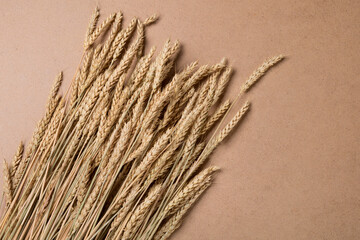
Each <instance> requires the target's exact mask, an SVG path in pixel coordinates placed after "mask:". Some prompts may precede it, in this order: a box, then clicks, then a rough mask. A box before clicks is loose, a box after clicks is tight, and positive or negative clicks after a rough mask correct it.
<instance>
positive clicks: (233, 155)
mask: <svg viewBox="0 0 360 240" xmlns="http://www.w3.org/2000/svg"><path fill="white" fill-rule="evenodd" d="M96 3H97V1H85V0H84V1H50V0H49V1H38V0H36V1H28V0H21V1H7V0H1V4H0V13H1V21H0V30H1V34H0V46H1V48H0V136H1V137H0V156H1V157H4V158H5V159H7V160H9V159H11V157H12V154H13V153H14V152H15V149H16V147H17V145H18V142H19V141H20V140H28V139H29V138H30V136H31V133H32V130H33V128H34V127H35V124H36V122H37V120H38V119H39V118H40V116H41V115H42V113H43V111H44V105H45V102H46V98H47V94H48V92H49V89H50V87H51V83H52V81H53V79H54V77H55V75H56V74H57V73H58V72H59V71H60V70H63V71H64V74H65V78H66V79H67V81H68V82H66V85H68V83H69V80H70V78H71V77H72V75H73V73H74V70H75V67H76V65H77V64H78V61H79V59H80V56H81V54H82V41H83V36H84V33H85V30H86V27H87V24H88V19H89V16H90V14H91V13H92V11H93V9H94V7H95V5H96ZM99 5H100V7H101V9H102V12H103V13H104V15H107V14H109V13H110V12H113V11H117V10H122V11H123V12H124V14H125V23H128V22H129V20H130V19H131V18H132V17H133V16H139V17H141V18H142V19H145V18H146V17H148V16H150V15H152V14H153V13H154V12H157V13H159V14H160V15H161V20H160V21H159V22H158V24H156V25H154V26H151V27H149V29H148V31H147V36H148V40H149V41H148V43H149V45H153V44H155V45H157V46H158V47H161V46H162V45H163V43H164V42H165V40H166V39H167V38H168V37H170V38H171V39H172V40H175V39H179V40H180V41H181V42H182V43H183V46H184V48H183V49H184V51H183V55H182V58H181V61H180V66H183V65H184V64H186V63H189V62H190V61H192V60H195V59H198V60H199V61H200V63H214V62H216V61H218V60H220V58H221V57H223V56H226V57H228V58H229V59H230V61H231V64H232V65H233V66H234V67H235V68H236V74H235V76H234V78H233V80H232V82H231V84H230V88H229V89H228V92H227V96H229V97H234V96H235V94H236V92H237V91H238V90H239V87H240V84H241V83H242V82H243V81H244V80H245V79H246V77H247V76H248V75H250V74H251V72H252V71H253V70H254V69H255V68H256V67H257V66H258V65H259V64H261V63H262V61H263V60H264V59H265V58H266V57H269V56H273V55H276V54H279V53H283V54H285V55H286V56H287V59H286V60H285V61H284V62H282V63H281V64H279V65H278V66H277V67H276V68H274V69H272V70H271V71H270V72H269V73H268V74H267V75H266V76H265V78H264V79H262V81H261V82H260V83H259V84H257V85H256V87H255V88H253V89H252V91H251V92H250V93H249V95H248V96H246V97H245V98H247V99H249V100H251V101H252V103H253V105H252V110H251V113H250V114H249V115H248V116H247V118H246V120H245V121H244V122H242V124H241V126H240V128H239V129H237V131H236V133H235V134H233V135H232V137H231V138H230V139H229V140H228V141H227V142H226V144H224V145H222V146H221V147H219V148H218V150H217V151H216V153H215V154H214V155H213V158H212V163H213V164H216V165H219V166H221V167H222V172H220V174H218V176H217V177H216V180H215V183H214V185H213V187H212V188H211V189H210V190H209V191H208V192H207V193H206V194H205V196H204V197H203V198H202V199H201V201H200V202H199V203H198V204H197V205H196V206H195V207H194V209H193V210H192V211H191V213H190V214H189V216H188V217H187V219H186V220H185V222H184V225H183V226H182V228H181V229H180V230H179V231H177V232H176V234H175V235H174V238H175V239H210V240H211V239H214V240H215V239H261V240H262V239H359V236H360V184H359V183H360V152H359V147H360V146H359V143H360V135H359V133H360V131H359V129H360V121H359V117H360V108H359V107H360V105H359V104H360V98H359V93H360V82H359V80H360V79H359V74H360V67H359V64H360V61H359V60H360V59H359V50H360V28H359V23H360V22H359V21H360V1H357V0H353V1H345V0H342V1H340V0H338V1H334V0H333V1H313V0H303V1H285V0H276V1H275V0H273V1H266V0H255V1H254V0H252V1H221V0H217V1H215V0H207V1H190V0H186V1H165V0H164V1H145V0H143V1H120V0H118V1H100V2H99ZM104 15H103V16H104ZM245 98H244V99H243V100H245ZM238 107H240V104H239V105H238ZM1 181H2V180H1Z"/></svg>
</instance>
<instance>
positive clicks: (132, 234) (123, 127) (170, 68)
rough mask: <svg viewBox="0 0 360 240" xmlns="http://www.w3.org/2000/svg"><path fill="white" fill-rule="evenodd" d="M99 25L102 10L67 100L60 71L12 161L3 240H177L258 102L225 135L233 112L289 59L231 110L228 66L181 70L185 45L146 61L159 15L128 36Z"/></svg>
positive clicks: (110, 21) (168, 47) (118, 18)
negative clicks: (222, 147)
mask: <svg viewBox="0 0 360 240" xmlns="http://www.w3.org/2000/svg"><path fill="white" fill-rule="evenodd" d="M99 16H100V11H99V8H98V7H97V8H96V9H95V11H94V13H93V15H92V16H91V19H90V23H89V26H88V29H87V32H86V35H85V42H84V53H83V57H82V58H81V61H80V64H79V66H78V68H77V69H76V72H75V75H74V77H73V79H72V82H71V85H70V88H69V91H68V92H66V93H65V94H64V96H60V94H59V91H60V86H61V84H62V81H63V75H62V73H60V74H59V75H58V76H57V77H56V79H55V82H54V84H53V87H52V89H51V91H50V95H49V98H48V101H47V104H46V108H45V114H44V116H43V117H42V118H41V120H40V121H39V123H38V125H37V128H36V130H35V131H34V133H33V136H32V139H31V140H30V141H29V143H28V144H27V146H26V147H24V144H23V143H20V145H19V147H18V149H17V151H16V154H15V155H14V158H13V160H12V163H11V165H10V166H9V165H8V163H6V162H5V165H4V176H5V188H4V192H5V196H6V201H5V204H6V211H5V213H4V215H3V217H2V219H1V222H0V238H1V239H59V240H63V239H86V240H90V239H99V240H100V239H138V240H145V239H167V238H168V237H169V236H170V235H171V234H172V233H173V232H174V231H175V230H176V229H177V228H178V227H179V226H180V224H181V221H182V219H183V217H184V216H185V214H186V212H187V211H188V210H189V209H190V207H191V206H192V205H193V204H194V202H195V201H196V200H197V199H198V198H199V197H200V196H201V194H202V193H203V192H204V191H205V190H206V189H207V188H208V187H209V186H210V185H211V182H212V181H213V175H214V172H215V171H217V170H218V167H210V168H206V169H203V170H202V166H203V165H204V163H205V162H206V161H208V158H209V156H210V155H211V153H212V152H213V151H214V150H215V148H216V147H217V146H219V144H220V143H222V142H223V140H224V139H225V138H226V137H227V136H228V135H229V134H230V132H232V131H233V130H234V129H235V127H236V126H237V125H238V123H239V122H240V121H241V119H242V118H243V117H244V116H245V114H246V112H247V111H248V109H249V103H248V102H246V103H245V105H244V106H243V107H242V108H241V109H240V110H239V111H238V112H237V113H236V114H235V115H234V116H233V118H232V119H231V120H230V121H228V123H227V124H226V125H225V126H224V127H223V122H225V121H227V115H229V114H230V109H232V108H233V107H234V106H235V104H236V103H237V102H238V100H239V98H240V96H242V95H243V94H245V93H246V92H247V91H248V90H249V89H250V87H252V86H253V85H254V84H255V83H256V82H257V81H258V80H259V79H260V78H261V77H262V76H263V75H264V74H265V73H266V71H267V70H268V69H269V68H270V67H271V66H273V65H275V64H276V63H277V62H279V61H280V60H281V59H283V56H282V55H280V56H276V57H273V58H270V59H268V60H266V61H265V62H264V63H263V64H262V65H261V66H260V67H259V68H258V69H257V70H256V71H255V72H254V73H253V74H252V75H250V77H249V78H248V79H247V81H245V83H244V85H243V86H242V87H241V89H240V91H239V94H238V96H237V97H236V98H235V99H234V100H231V99H229V100H226V101H224V102H223V103H221V97H222V95H223V94H224V91H225V89H226V86H227V85H228V82H229V81H230V78H231V75H232V74H231V73H232V68H231V67H230V66H229V65H228V63H227V61H226V60H225V59H222V60H221V61H220V62H219V63H215V64H207V65H202V66H198V65H199V63H198V62H197V61H195V62H193V63H190V64H189V65H187V66H185V67H184V68H182V70H178V69H177V67H178V66H177V62H178V61H177V57H178V54H179V52H180V48H181V46H180V43H179V42H178V41H174V42H172V41H171V40H167V41H166V42H165V44H164V46H163V48H162V49H161V50H160V51H159V52H156V48H155V47H152V48H149V51H148V52H147V53H146V51H145V45H146V42H145V40H146V39H145V37H146V36H145V35H146V34H145V32H146V29H147V28H148V26H149V25H151V24H152V23H154V22H155V21H156V20H157V19H158V16H157V15H152V16H150V17H148V18H146V19H145V20H144V21H141V20H140V19H139V18H133V19H132V20H130V22H129V24H128V26H126V27H125V28H122V21H123V14H122V13H121V12H117V13H114V14H111V15H110V16H109V17H108V18H106V19H105V20H104V21H103V22H102V23H101V24H100V25H98V21H99ZM155 55H156V56H155ZM215 127H216V128H215ZM214 128H215V130H213V129H214Z"/></svg>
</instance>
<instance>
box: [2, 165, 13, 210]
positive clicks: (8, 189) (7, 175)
mask: <svg viewBox="0 0 360 240" xmlns="http://www.w3.org/2000/svg"><path fill="white" fill-rule="evenodd" d="M4 183H5V186H4V192H5V196H6V206H7V207H9V206H10V203H11V201H12V200H13V194H14V193H13V186H12V182H11V170H10V168H9V165H8V164H7V162H6V161H4Z"/></svg>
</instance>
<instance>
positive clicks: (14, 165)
mask: <svg viewBox="0 0 360 240" xmlns="http://www.w3.org/2000/svg"><path fill="white" fill-rule="evenodd" d="M23 153H24V143H23V142H20V144H19V146H18V148H17V150H16V153H15V155H14V158H13V161H12V168H11V178H14V177H15V173H16V171H17V169H18V167H19V165H20V162H21V160H22V157H23Z"/></svg>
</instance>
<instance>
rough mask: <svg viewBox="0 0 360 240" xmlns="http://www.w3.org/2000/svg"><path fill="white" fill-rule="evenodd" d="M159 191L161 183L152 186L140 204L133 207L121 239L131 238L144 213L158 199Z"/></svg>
mask: <svg viewBox="0 0 360 240" xmlns="http://www.w3.org/2000/svg"><path fill="white" fill-rule="evenodd" d="M160 193H161V185H160V184H159V185H155V186H153V187H152V188H151V189H150V191H149V194H148V196H147V197H146V198H145V199H144V200H143V201H142V202H141V204H140V205H139V206H138V207H137V208H136V209H135V211H134V212H133V213H132V214H131V218H130V220H129V222H128V223H127V224H126V227H125V230H124V234H123V236H122V239H126V240H128V239H132V238H133V236H134V234H135V233H136V231H137V230H138V228H139V227H140V225H141V223H142V221H143V220H144V218H145V215H146V213H147V212H148V211H149V209H150V208H151V207H152V205H153V204H154V203H155V201H156V200H157V199H158V197H159V195H160Z"/></svg>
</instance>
